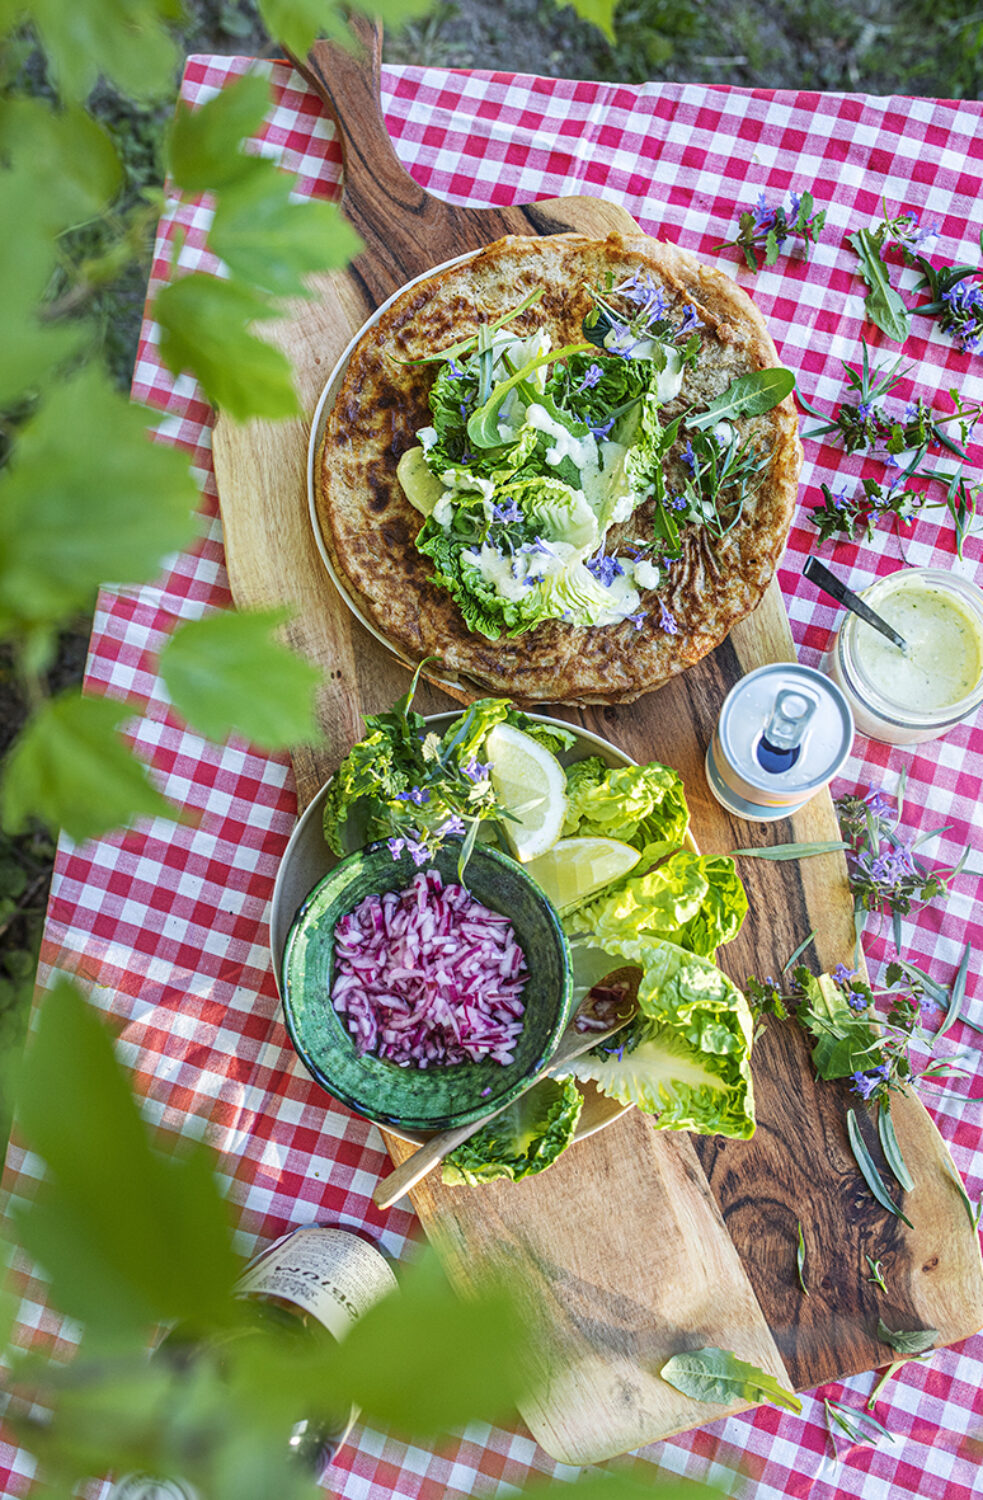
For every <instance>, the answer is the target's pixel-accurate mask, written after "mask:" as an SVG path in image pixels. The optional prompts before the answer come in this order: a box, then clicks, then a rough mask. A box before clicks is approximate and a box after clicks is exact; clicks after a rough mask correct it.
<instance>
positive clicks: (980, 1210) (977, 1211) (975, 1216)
mask: <svg viewBox="0 0 983 1500" xmlns="http://www.w3.org/2000/svg"><path fill="white" fill-rule="evenodd" d="M942 1166H943V1169H944V1171H945V1174H946V1176H947V1177H948V1179H949V1181H950V1182H951V1183H952V1185H953V1187H954V1188H955V1190H956V1192H957V1193H958V1194H959V1197H960V1199H961V1200H962V1205H963V1208H965V1210H966V1213H967V1214H968V1215H969V1222H970V1223H971V1224H972V1226H973V1228H974V1229H979V1227H980V1218H981V1217H983V1198H981V1199H980V1201H979V1203H978V1204H977V1205H976V1207H975V1208H974V1207H973V1200H972V1199H971V1198H970V1196H969V1194H968V1193H967V1191H966V1186H965V1183H964V1182H963V1180H962V1177H961V1176H960V1175H959V1173H958V1171H957V1170H956V1168H955V1166H954V1165H953V1163H952V1162H951V1161H950V1159H949V1157H948V1156H944V1157H943V1159H942Z"/></svg>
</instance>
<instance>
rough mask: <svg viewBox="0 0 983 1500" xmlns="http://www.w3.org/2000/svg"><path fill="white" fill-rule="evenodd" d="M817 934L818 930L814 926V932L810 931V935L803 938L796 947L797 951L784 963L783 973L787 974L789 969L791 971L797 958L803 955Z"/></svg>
mask: <svg viewBox="0 0 983 1500" xmlns="http://www.w3.org/2000/svg"><path fill="white" fill-rule="evenodd" d="M815 936H816V931H815V928H813V930H812V932H810V934H809V936H808V937H805V938H803V939H802V941H801V943H800V944H799V946H798V947H797V948H796V950H795V952H794V953H793V954H792V957H791V958H790V959H789V960H788V962H787V963H784V964H782V973H783V974H787V973H788V971H789V969H790V968H791V967H792V965H793V964H794V963H795V961H796V959H797V958H801V957H802V955H803V953H804V952H805V951H806V949H807V948H808V946H809V944H810V943H811V942H812V940H813V938H814V937H815Z"/></svg>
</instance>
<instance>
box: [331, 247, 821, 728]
mask: <svg viewBox="0 0 983 1500" xmlns="http://www.w3.org/2000/svg"><path fill="white" fill-rule="evenodd" d="M639 270H647V271H648V272H649V273H650V274H651V276H652V278H653V280H654V281H655V282H656V284H657V285H661V286H662V288H663V290H664V293H665V296H666V300H667V302H668V304H669V305H670V307H671V308H672V309H673V315H674V316H678V317H681V316H682V313H683V308H684V306H685V305H686V304H687V303H688V304H691V305H692V306H693V307H694V308H695V311H696V312H697V314H698V315H699V317H700V318H701V319H702V320H703V323H704V324H705V328H704V329H703V330H702V334H703V349H702V352H701V355H700V358H699V362H698V364H697V366H696V369H695V370H693V371H691V372H689V373H688V374H687V377H686V383H685V385H684V389H683V394H682V395H681V396H680V397H678V398H677V399H676V400H675V401H674V402H672V403H670V404H668V405H667V406H665V407H664V408H663V412H664V413H665V420H666V421H669V420H671V419H672V418H673V417H674V416H675V415H676V414H677V413H678V412H680V411H682V410H683V409H685V408H686V407H687V406H690V405H692V404H696V405H699V406H706V405H708V404H709V402H710V401H711V400H713V399H714V397H716V396H717V395H719V394H720V393H721V392H722V391H723V390H725V389H726V387H727V386H728V385H729V384H730V382H731V381H732V380H734V379H735V378H736V377H737V376H739V375H744V374H748V373H749V372H751V371H755V370H761V369H767V368H770V367H772V366H775V365H777V364H778V363H779V361H778V356H777V353H776V350H775V346H774V344H773V342H772V340H771V338H770V336H769V334H768V331H767V329H766V327H765V325H764V321H763V319H762V317H761V314H760V313H759V312H758V310H757V308H756V307H755V306H754V304H753V303H752V302H751V300H750V298H749V297H747V296H746V295H745V293H744V292H743V291H741V289H740V287H738V286H737V285H736V284H735V283H734V282H733V281H731V279H730V278H729V277H728V276H725V275H724V274H723V272H721V271H718V270H716V269H714V268H712V267H709V266H705V265H703V264H702V263H701V262H700V261H699V260H697V258H696V257H695V256H693V255H691V254H689V253H688V252H686V251H683V250H679V249H677V248H676V247H675V246H674V245H667V244H663V243H661V242H660V241H657V240H652V239H649V238H647V237H646V236H644V235H639V236H638V237H637V238H635V237H632V238H630V239H622V238H621V237H620V236H617V235H612V236H610V237H609V238H608V239H607V240H603V241H597V240H589V239H586V238H585V237H584V236H582V235H577V234H562V235H551V236H549V237H547V238H543V239H532V238H529V239H526V238H521V237H508V238H506V239H502V240H498V241H496V243H495V244H493V245H489V246H488V247H487V249H485V250H483V251H480V252H479V253H478V254H477V255H476V256H475V257H474V258H473V259H470V260H468V261H466V262H465V263H464V264H461V265H456V266H452V267H450V268H449V269H447V270H445V271H441V272H440V273H438V274H436V275H434V276H433V277H430V278H428V279H427V280H426V281H424V282H421V283H419V284H418V285H416V286H414V287H411V288H410V289H408V290H407V291H406V292H404V293H403V294H402V295H401V296H399V297H398V298H397V299H396V301H395V302H394V303H393V305H392V306H391V307H390V308H389V309H388V310H387V311H386V313H384V315H383V316H382V317H381V318H380V319H379V321H378V322H377V323H376V324H375V325H374V326H373V327H372V328H371V329H369V330H368V331H367V332H366V334H365V335H364V336H363V337H362V339H361V340H360V341H359V343H358V344H356V346H355V349H354V351H353V353H352V356H351V359H350V361H349V364H348V369H347V372H346V375H345V378H344V381H343V384H342V386H341V388H340V391H339V393H338V396H337V399H336V400H335V403H334V406H333V408H332V410H331V412H330V413H329V415H328V417H327V422H326V425H325V430H324V439H323V444H322V448H321V455H320V462H319V488H318V494H317V514H318V518H319V521H320V526H321V531H322V535H323V537H324V541H325V544H326V546H327V549H328V552H329V555H330V557H331V560H332V563H333V566H334V569H335V571H336V573H337V576H338V579H339V581H340V583H341V584H342V587H343V590H344V591H345V592H347V593H348V594H349V595H350V598H351V600H352V602H353V603H354V604H355V605H357V607H358V609H359V610H361V612H362V613H363V615H364V616H365V617H366V619H367V620H369V621H370V622H371V623H372V624H373V625H374V626H375V628H376V629H377V630H378V631H379V632H380V633H381V634H382V635H383V636H384V637H385V638H386V639H387V640H388V641H389V642H390V643H391V644H392V645H393V647H394V648H395V649H396V650H397V651H398V652H399V654H400V655H402V656H404V657H405V658H407V659H409V660H412V661H415V662H418V661H422V660H423V659H424V657H437V658H438V659H439V661H440V662H441V664H442V667H441V668H440V669H437V675H438V676H440V675H449V676H451V677H454V678H457V679H458V680H459V681H460V683H461V686H462V688H463V690H464V692H465V693H466V694H467V695H468V696H471V697H474V696H477V695H480V694H481V693H494V694H499V695H502V696H506V697H510V698H513V699H514V700H516V702H518V703H520V704H525V705H532V704H536V703H627V702H631V701H632V700H633V699H634V698H637V697H639V696H640V695H641V694H642V693H646V692H650V691H651V690H652V689H653V688H656V687H659V686H660V685H661V684H662V683H664V682H666V681H667V680H668V679H669V678H670V677H672V676H674V675H675V674H676V673H677V672H681V671H683V670H684V669H685V668H686V667H688V666H692V664H693V663H694V662H696V661H699V659H700V658H701V657H702V656H705V655H706V653H707V652H708V651H710V650H712V649H713V647H714V646H716V645H718V644H719V643H720V641H722V640H723V639H724V637H725V636H726V635H727V634H728V632H729V631H730V630H731V628H732V627H733V626H734V625H735V624H736V623H737V621H738V620H741V619H743V618H744V616H745V615H747V614H749V613H750V612H751V610H753V609H754V607H755V605H756V604H757V603H758V601H759V599H760V598H761V596H762V594H763V593H764V591H765V589H766V588H767V586H768V584H769V582H770V580H771V578H772V576H773V574H774V572H775V568H776V567H777V565H778V561H779V558H780V557H781V554H782V550H783V548H784V546H785V540H786V537H787V535H788V530H789V526H790V525H791V521H792V515H793V512H794V509H795V499H796V490H797V485H798V476H799V469H800V466H801V462H802V448H801V444H800V443H799V438H798V430H797V423H796V417H795V409H794V407H793V405H792V401H791V398H788V399H786V400H785V401H784V402H782V404H781V405H780V406H778V407H776V408H775V409H774V410H773V411H771V412H769V413H767V414H766V415H765V416H764V417H760V418H757V419H756V428H755V431H756V433H757V434H758V440H759V441H760V442H761V443H762V445H763V446H764V448H765V449H766V450H767V449H770V454H771V456H770V460H769V467H768V472H767V477H766V479H765V481H764V483H762V484H761V485H760V486H759V487H758V488H757V489H756V490H755V492H754V494H753V496H752V497H751V498H750V499H749V500H748V502H747V504H746V506H745V510H744V514H743V516H742V519H741V520H740V521H739V522H738V523H737V525H736V526H735V527H734V528H733V530H732V531H731V532H730V533H729V535H728V536H727V537H726V538H724V540H723V541H714V540H713V539H712V538H711V537H709V536H708V535H707V533H706V532H705V530H704V529H703V528H702V527H696V526H689V527H688V528H687V529H686V531H685V532H684V533H683V555H682V557H681V558H680V559H679V560H678V561H677V562H675V563H674V564H673V565H672V567H671V568H670V570H669V580H668V583H667V584H664V585H663V586H662V587H661V588H660V590H659V594H658V598H659V599H662V600H664V601H665V603H666V605H667V607H668V608H669V610H671V612H672V614H673V615H674V617H675V619H676V621H677V623H678V627H679V631H678V634H677V635H669V634H666V632H665V631H663V630H662V629H661V628H660V625H659V619H660V614H661V610H660V607H659V604H658V602H657V600H656V596H655V595H654V594H651V593H643V594H642V607H643V609H646V610H647V614H646V618H645V619H644V621H643V622H642V628H641V629H640V630H636V628H635V626H634V625H632V624H631V623H630V622H625V623H623V624H618V625H607V626H594V627H590V628H584V627H575V626H571V625H567V624H565V623H563V622H562V621H559V620H556V621H554V620H550V621H546V622H545V623H543V624H540V625H537V626H534V627H533V628H532V629H531V630H528V631H526V632H525V633H524V634H523V635H520V636H516V637H511V638H510V637H508V636H503V637H501V638H500V639H499V640H497V641H492V640H488V639H487V638H486V637H485V636H483V635H479V634H476V633H473V632H471V631H470V630H468V628H467V626H466V625H465V623H464V619H463V617H462V615H461V613H460V610H459V609H458V607H457V605H456V603H455V602H454V600H453V598H452V597H451V595H450V594H449V593H448V592H447V591H446V589H444V588H442V587H440V586H438V585H437V584H435V583H434V582H432V573H433V563H432V561H431V559H430V558H429V557H425V556H423V555H422V554H420V553H418V552H417V551H416V548H415V546H414V538H415V537H416V535H417V532H418V531H419V529H420V526H421V525H422V521H423V518H422V517H421V516H420V514H419V512H418V511H416V510H415V509H414V508H413V506H412V505H411V504H410V502H409V501H408V500H407V499H406V497H405V495H404V494H403V490H402V487H401V485H400V483H399V480H398V479H397V477H396V465H397V463H398V461H399V458H400V456H401V454H402V453H404V452H405V450H406V449H407V448H410V447H412V446H413V445H414V444H415V443H416V441H417V439H416V433H417V431H418V430H419V429H420V428H421V427H425V426H427V425H428V424H429V422H430V408H429V405H428V394H429V391H430V387H431V385H432V383H433V380H434V379H435V375H436V366H434V365H407V364H404V363H400V361H406V360H413V359H418V358H420V357H421V356H423V355H426V354H429V353H433V352H434V351H435V350H438V349H441V348H446V347H448V346H449V345H450V344H452V343H454V342H455V341H457V340H459V339H462V338H464V337H466V336H467V335H468V334H471V333H473V332H474V331H475V330H476V328H477V326H478V324H479V323H482V322H484V323H487V322H490V321H491V320H493V319H494V318H495V317H496V316H499V315H500V314H501V313H503V312H505V311H507V310H508V309H510V308H512V307H515V306H516V305H517V304H518V303H519V302H520V301H521V300H522V299H523V298H524V297H525V296H527V295H528V293H530V292H531V291H533V290H534V289H535V288H537V287H543V288H545V291H544V295H543V296H542V298H541V299H540V301H539V302H538V303H537V304H536V305H535V306H534V307H532V308H530V309H529V310H528V311H527V312H525V313H523V314H521V315H520V316H519V317H517V318H516V319H515V320H514V321H513V322H512V323H511V324H510V330H513V329H514V331H515V333H516V334H517V335H521V336H523V337H528V336H529V335H530V334H531V333H533V332H534V331H535V329H537V328H539V327H543V326H545V327H546V328H548V329H549V331H550V333H551V334H552V337H553V345H554V347H559V346H560V345H563V344H568V343H574V342H576V341H578V340H579V339H580V338H581V337H582V333H581V324H582V320H583V318H584V315H585V314H586V313H587V312H588V311H589V309H590V307H591V305H592V303H591V299H590V296H589V292H588V288H589V287H590V286H594V285H597V284H598V283H600V282H601V281H602V278H604V277H605V276H606V275H607V273H608V272H609V271H611V272H613V273H614V276H615V278H616V280H622V279H623V278H624V277H626V276H629V275H630V274H631V273H632V272H633V271H639ZM739 425H740V424H739ZM650 520H651V510H650V507H649V505H648V504H646V505H642V506H641V507H639V509H638V510H637V511H636V512H635V514H634V516H632V518H631V519H630V520H629V521H628V522H626V523H624V525H623V526H621V527H613V528H612V530H611V532H610V533H609V538H608V542H607V544H606V546H607V550H608V551H609V552H616V551H617V548H618V544H619V541H621V540H623V539H630V538H633V537H644V536H647V535H649V534H650V530H651V527H650ZM653 605H654V607H653Z"/></svg>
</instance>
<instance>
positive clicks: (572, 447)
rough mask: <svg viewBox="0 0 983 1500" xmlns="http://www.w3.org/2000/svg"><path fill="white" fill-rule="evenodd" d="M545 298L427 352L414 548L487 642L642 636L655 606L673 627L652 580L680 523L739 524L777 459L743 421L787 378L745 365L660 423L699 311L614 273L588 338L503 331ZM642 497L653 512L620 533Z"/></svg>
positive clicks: (692, 343) (773, 402)
mask: <svg viewBox="0 0 983 1500" xmlns="http://www.w3.org/2000/svg"><path fill="white" fill-rule="evenodd" d="M540 295H541V292H534V293H533V294H531V296H530V297H527V298H526V299H525V300H524V301H523V302H522V303H520V304H519V306H517V307H516V308H514V309H512V311H511V312H510V313H508V314H506V315H505V317H503V318H499V319H498V320H497V322H495V323H492V324H487V325H481V326H480V327H479V330H478V332H477V334H476V335H474V336H473V337H471V338H468V339H464V340H462V341H461V342H460V343H458V344H455V345H452V346H451V347H450V348H448V349H445V350H443V351H441V352H439V353H437V354H434V355H431V356H428V358H427V360H426V361H423V362H426V363H437V364H439V370H438V372H437V376H436V379H435V381H434V384H433V387H432V389H431V392H430V409H431V414H432V419H433V420H432V424H431V425H430V426H427V427H423V428H421V429H420V431H419V432H418V433H417V438H418V440H419V442H418V446H416V447H413V448H410V449H409V450H408V451H407V452H406V453H404V454H403V457H402V458H401V460H400V463H399V468H398V474H399V479H400V482H401V484H402V486H403V490H404V492H405V494H406V496H407V498H408V499H409V501H410V502H411V503H412V504H413V505H414V506H415V507H416V508H417V509H418V510H419V511H421V512H422V513H423V515H424V516H425V517H426V519H425V521H424V523H423V526H422V527H421V529H420V531H419V534H418V535H417V538H416V547H417V549H418V551H420V552H422V553H423V554H424V555H425V556H427V557H429V558H431V559H432V560H433V563H434V577H435V580H436V582H438V583H439V584H441V585H442V586H443V587H445V588H446V589H447V590H448V591H449V592H450V594H451V595H452V596H453V598H454V599H455V601H456V602H457V604H458V606H459V608H460V610H461V613H462V615H463V617H464V620H465V623H466V624H467V627H468V629H469V630H471V631H474V632H476V633H480V634H482V635H485V636H487V637H488V638H489V639H491V640H496V639H498V638H499V637H500V636H502V635H513V636H514V635H519V634H521V633H522V632H524V631H526V630H528V629H530V628H531V627H532V626H534V625H537V624H538V623H540V622H541V621H543V620H564V621H566V622H568V623H569V624H571V625H574V626H606V625H618V624H622V623H623V622H624V621H626V620H628V621H631V622H633V623H634V624H635V625H636V627H637V628H639V629H640V628H641V622H642V620H643V619H644V618H645V616H646V614H647V612H648V609H649V608H651V607H652V605H653V602H654V604H656V605H658V608H659V623H660V626H661V628H662V629H663V630H664V631H666V632H667V633H669V634H675V632H676V630H677V628H678V627H677V625H676V622H675V620H674V619H673V617H672V614H671V612H670V611H669V610H668V609H667V607H666V605H665V602H664V601H659V600H658V590H659V588H660V587H661V586H662V585H663V583H664V582H665V579H666V570H667V568H669V567H671V565H672V562H673V561H674V560H675V559H677V558H679V557H680V555H681V543H680V533H681V530H682V529H683V528H684V527H686V526H688V525H697V526H702V527H706V528H708V530H710V531H711V532H712V533H713V534H714V535H715V536H717V537H724V536H726V534H727V533H728V531H730V530H731V529H732V528H733V527H734V526H735V525H736V524H737V522H738V521H739V520H740V517H741V515H742V513H743V508H744V504H745V500H746V498H747V496H748V494H749V493H751V492H752V491H753V489H754V488H755V486H756V485H757V484H759V483H761V482H762V481H763V480H764V478H765V476H766V473H767V470H768V465H769V461H770V459H771V453H770V451H767V450H766V448H765V447H764V446H761V445H759V443H758V442H757V441H756V438H755V433H754V423H753V419H754V417H756V416H760V415H762V414H763V413H765V412H767V411H770V410H771V409H772V408H773V407H774V406H777V405H778V403H779V402H780V401H782V400H783V399H784V397H785V396H787V395H788V393H789V391H790V390H791V389H792V386H793V384H794V378H793V376H792V374H791V372H790V371H788V370H784V369H771V370H762V371H757V372H753V373H751V374H746V375H743V376H741V377H739V378H738V379H736V380H734V381H732V382H731V385H730V386H729V387H728V389H727V390H726V391H725V392H723V393H722V395H720V396H718V397H717V398H716V399H715V400H714V401H713V402H712V403H710V405H709V406H706V405H705V406H704V407H703V408H702V409H697V408H695V407H687V408H686V409H685V410H683V411H681V412H679V414H678V415H676V416H675V418H674V419H673V420H672V421H670V422H665V423H664V422H663V419H662V415H661V413H662V409H663V408H665V407H666V406H668V405H670V404H671V403H674V402H677V398H683V399H685V396H686V376H687V371H688V370H690V369H691V368H693V366H694V365H695V363H696V361H697V359H698V357H699V353H700V348H701V336H700V332H699V329H700V328H701V327H702V323H701V320H700V318H699V317H698V315H697V313H696V311H695V310H694V308H693V307H691V306H689V305H686V306H685V307H684V308H683V311H682V315H681V316H678V315H677V314H675V313H673V312H671V311H670V309H669V308H668V306H667V303H666V300H665V297H664V294H663V291H662V289H661V288H659V287H658V286H656V284H655V282H654V281H653V279H652V277H651V275H650V274H649V273H648V272H647V271H644V272H635V273H633V274H632V275H631V276H629V277H627V278H625V279H623V280H621V281H620V282H617V283H616V282H615V278H614V276H613V274H612V273H610V272H609V273H608V275H607V281H606V284H605V286H604V287H603V288H600V287H596V288H593V289H592V290H591V296H592V301H593V305H592V308H591V311H590V312H589V313H588V314H587V316H586V317H585V319H584V324H583V332H584V338H583V341H582V342H580V343H576V344H568V345H566V346H565V347H563V348H560V349H552V348H551V338H550V335H549V333H548V332H547V331H546V329H544V328H541V329H539V330H538V331H537V332H535V333H533V334H531V335H530V336H528V337H525V338H520V337H517V336H515V335H514V334H513V333H511V332H510V330H509V327H508V325H509V323H510V321H511V320H512V318H514V317H516V316H517V315H518V314H519V313H522V312H526V311H527V310H528V309H529V308H530V307H531V306H534V304H535V302H536V301H537V300H538V297H539V296H540ZM739 420H740V421H741V422H742V423H743V429H742V427H740V426H738V425H737V424H738V421H739ZM646 501H654V503H655V510H654V520H653V521H652V522H650V523H648V524H647V525H646V526H644V527H639V528H638V530H639V535H637V536H631V537H630V538H629V539H626V538H625V530H626V527H627V526H628V523H630V521H631V518H632V517H633V516H634V514H635V512H636V511H637V510H638V508H639V506H640V505H642V504H643V503H645V502H646ZM613 528H616V529H617V533H618V537H619V538H620V540H619V541H618V542H617V544H616V545H613V546H612V545H609V542H610V541H611V534H612V529H613ZM629 529H630V528H629ZM653 593H654V594H655V595H656V598H655V600H654V601H651V600H649V601H648V602H647V603H646V604H645V605H644V607H643V599H644V596H646V595H651V594H653Z"/></svg>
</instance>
